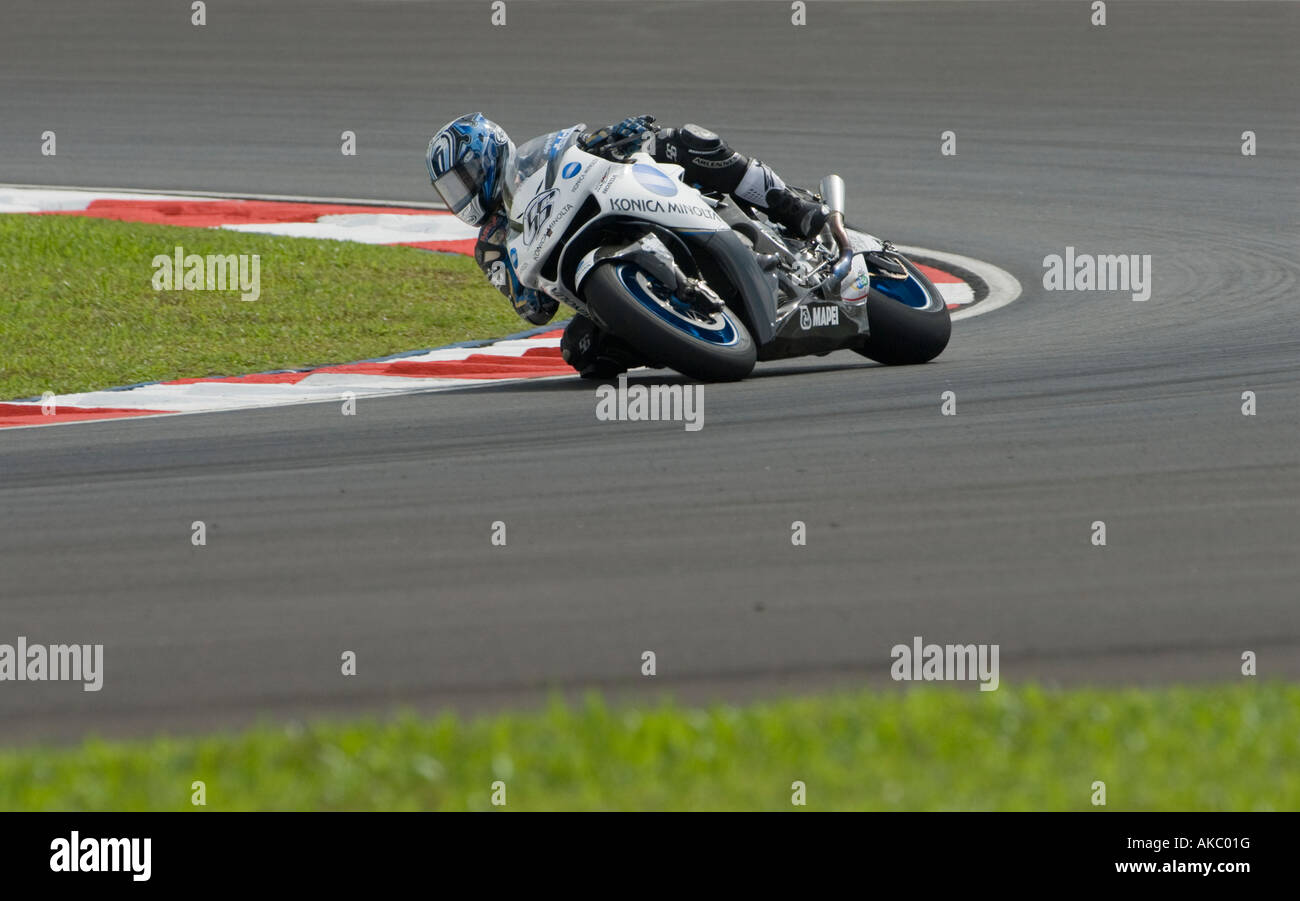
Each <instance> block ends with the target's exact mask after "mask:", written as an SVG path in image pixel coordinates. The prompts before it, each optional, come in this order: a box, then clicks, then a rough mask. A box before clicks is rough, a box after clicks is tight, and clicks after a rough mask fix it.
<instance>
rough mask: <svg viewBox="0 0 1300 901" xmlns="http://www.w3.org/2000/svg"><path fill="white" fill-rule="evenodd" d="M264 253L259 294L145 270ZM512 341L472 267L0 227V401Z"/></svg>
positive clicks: (363, 251)
mask: <svg viewBox="0 0 1300 901" xmlns="http://www.w3.org/2000/svg"><path fill="white" fill-rule="evenodd" d="M177 245H181V246H183V247H184V248H185V253H186V254H190V253H197V254H204V255H206V254H258V255H259V256H260V258H261V296H260V298H259V299H258V300H256V301H251V302H245V301H241V300H240V299H239V292H238V291H155V290H154V288H153V285H152V280H153V276H154V272H155V269H154V267H153V265H152V260H153V258H154V257H155V256H157V255H159V254H166V255H172V254H173V253H174V248H175V247H176V246H177ZM520 330H521V325H520V320H519V318H518V317H517V316H516V315H515V313H514V311H513V310H512V309H511V307H510V304H509V303H507V302H506V301H505V300H504V299H503V298H502V297H501V295H500V294H499V293H498V292H497V291H496V290H495V289H494V288H492V287H491V286H490V285H488V284H487V282H486V281H485V280H484V278H483V276H482V274H481V273H480V272H479V270H478V267H476V266H475V265H474V262H473V261H472V260H470V259H468V258H467V257H461V256H450V255H441V254H429V253H422V252H420V251H418V250H413V249H411V248H407V247H381V246H369V245H363V244H354V243H350V242H343V241H318V240H309V239H303V238H282V237H274V236H268V235H255V234H243V233H239V232H232V231H223V230H218V229H201V228H181V227H176V226H168V225H143V224H138V223H127V222H114V221H110V220H104V219H89V218H82V217H74V216H28V215H0V400H4V399H9V400H12V399H15V398H22V397H36V396H39V395H41V394H42V393H43V392H45V391H53V392H54V393H55V394H63V393H70V392H77V391H87V390H94V389H97V388H107V387H112V386H116V385H125V384H132V383H135V382H142V381H153V380H165V379H172V378H185V377H203V376H216V375H243V374H245V373H249V372H258V371H263V370H268V369H298V368H304V367H308V366H314V365H320V364H328V363H346V362H351V361H353V360H359V359H365V358H368V357H377V356H384V355H387V354H392V353H398V352H401V351H404V350H413V349H419V348H426V347H434V346H437V345H441V344H450V343H454V342H457V341H466V340H470V339H475V338H490V337H496V336H499V335H503V334H508V333H511V332H517V331H520Z"/></svg>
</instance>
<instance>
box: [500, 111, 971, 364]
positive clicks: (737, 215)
mask: <svg viewBox="0 0 1300 901" xmlns="http://www.w3.org/2000/svg"><path fill="white" fill-rule="evenodd" d="M581 133H582V126H574V127H572V128H568V129H564V130H562V131H559V132H555V133H554V134H550V135H543V136H541V137H538V138H534V139H533V140H531V141H529V142H527V143H525V144H524V145H522V146H521V147H520V148H519V151H518V155H517V157H516V160H515V163H514V166H513V168H514V171H513V172H512V173H508V176H507V183H506V190H507V195H506V198H507V208H508V209H509V211H510V227H509V230H508V236H507V241H506V244H507V248H508V252H509V255H510V260H511V263H512V265H513V266H514V269H515V272H516V274H517V276H518V278H519V280H520V282H521V283H522V284H524V285H527V286H529V287H532V288H536V289H537V290H539V291H541V292H543V293H545V294H548V295H550V296H552V297H554V298H556V299H557V300H560V301H562V302H564V303H566V304H568V305H569V306H572V307H573V308H574V309H576V310H577V311H579V312H580V313H582V314H584V315H586V316H588V317H589V318H590V319H591V320H593V321H594V322H595V323H596V324H597V325H598V326H599V327H601V328H602V329H605V330H606V331H607V332H609V333H610V334H612V335H614V336H615V337H616V338H618V339H619V340H621V341H622V342H623V343H624V344H625V345H627V346H628V347H630V348H631V349H632V350H633V351H634V353H635V355H636V357H637V358H638V359H637V360H635V361H632V365H636V364H637V363H640V364H644V365H651V366H655V367H668V368H671V369H675V370H677V371H678V372H680V373H682V374H684V375H687V376H689V377H692V378H696V379H700V380H704V381H732V380H736V379H742V378H744V377H745V376H746V375H748V374H749V373H750V371H751V370H752V369H753V368H754V365H755V363H756V362H757V361H758V360H777V359H784V358H789V357H799V356H810V355H811V356H822V355H825V354H828V353H830V352H831V351H835V350H840V349H849V350H853V351H856V352H857V353H859V354H862V355H863V356H865V357H868V358H870V359H872V360H875V361H877V362H880V363H885V364H891V365H898V364H910V363H924V362H928V361H929V360H932V359H934V358H935V357H937V356H938V355H939V354H940V353H941V352H942V351H943V350H944V348H945V347H946V346H947V344H948V338H949V335H950V333H951V328H952V325H951V321H950V319H949V315H948V307H947V304H946V303H945V302H944V299H943V297H942V295H940V293H939V292H938V291H937V290H936V289H935V287H934V286H933V285H932V284H931V283H930V281H929V280H928V279H927V278H926V277H925V275H924V274H923V273H922V272H921V271H920V270H919V269H918V268H917V267H916V266H915V265H914V264H913V263H912V262H911V261H910V260H908V259H907V258H906V257H905V256H903V254H901V253H899V252H898V250H897V249H896V248H894V247H893V245H891V244H889V243H888V242H883V241H880V240H879V239H877V238H874V237H872V236H871V235H868V234H865V233H863V232H860V231H857V230H853V229H849V228H848V227H847V226H846V225H845V223H844V208H845V187H844V182H843V180H842V179H841V178H840V177H839V176H837V175H831V176H828V177H827V178H825V179H823V180H822V183H821V186H820V195H819V196H818V199H820V200H822V201H823V202H824V203H826V205H827V206H828V207H829V208H830V210H831V215H830V217H829V218H828V220H827V224H826V226H825V227H824V228H823V229H822V231H821V233H819V234H818V235H815V236H813V237H812V238H809V239H803V238H799V237H796V236H794V235H792V234H789V233H787V231H786V230H785V229H784V228H783V227H781V226H779V225H776V224H774V223H772V222H769V221H768V220H767V219H766V218H765V217H764V216H763V215H762V214H761V213H760V211H759V210H757V209H754V208H750V207H748V206H747V205H744V204H741V203H738V202H737V201H735V200H734V199H732V198H731V197H728V196H723V195H718V194H705V193H702V192H701V191H699V190H697V189H696V188H694V187H692V186H691V185H688V184H685V183H684V182H683V181H682V174H683V169H682V167H680V166H677V165H673V164H667V163H656V162H655V161H654V160H653V159H652V158H651V157H650V156H649V154H646V153H641V152H636V153H632V154H631V155H630V156H629V157H628V159H627V161H626V162H616V161H612V160H608V159H605V158H603V157H599V156H596V155H594V154H591V153H588V152H586V151H585V150H583V149H582V147H581V146H580V143H579V137H580V135H581ZM805 193H806V192H805ZM808 196H814V195H811V194H810V195H808Z"/></svg>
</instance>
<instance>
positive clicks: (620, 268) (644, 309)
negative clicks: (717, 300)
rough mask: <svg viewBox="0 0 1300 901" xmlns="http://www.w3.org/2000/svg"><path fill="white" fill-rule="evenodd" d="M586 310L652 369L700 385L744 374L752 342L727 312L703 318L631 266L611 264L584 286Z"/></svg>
mask: <svg viewBox="0 0 1300 901" xmlns="http://www.w3.org/2000/svg"><path fill="white" fill-rule="evenodd" d="M583 294H584V299H585V300H586V302H587V307H588V309H589V310H590V311H591V314H592V316H593V318H595V319H596V320H597V321H598V322H599V323H600V324H601V325H602V326H603V327H604V328H605V329H607V330H608V331H610V332H611V333H612V334H614V335H617V336H618V337H619V338H622V339H623V340H624V341H626V342H627V343H628V344H630V345H631V346H632V347H634V348H635V349H636V350H637V352H638V353H640V354H641V355H643V356H644V357H645V358H646V359H647V360H649V361H652V362H653V363H655V364H656V365H662V366H667V367H669V368H671V369H675V370H677V371H678V372H680V373H682V374H683V375H686V376H690V377H691V378H694V379H699V380H701V381H705V382H732V381H736V380H737V379H743V378H744V377H745V376H747V375H749V373H750V371H751V370H752V369H753V368H754V363H755V362H756V361H757V359H758V349H757V348H756V347H755V346H754V339H753V338H751V337H750V336H749V332H748V331H747V330H746V329H745V326H744V324H743V323H741V322H740V321H739V320H738V319H737V318H736V317H735V316H734V315H733V314H732V313H731V311H730V310H725V309H724V310H721V311H719V312H716V313H712V314H704V313H701V312H699V311H698V310H696V309H694V308H693V307H692V306H691V305H690V304H689V303H687V302H686V301H684V300H682V299H681V298H679V297H677V296H676V295H675V294H674V293H673V292H672V291H670V290H668V288H667V286H665V285H664V284H663V283H661V282H660V281H658V280H657V279H655V278H653V277H651V276H650V275H648V274H647V273H646V272H645V271H644V270H642V269H641V268H640V267H639V266H637V265H636V264H634V263H630V262H627V261H626V260H612V261H610V262H608V263H603V264H601V265H599V266H597V267H596V268H595V269H594V270H592V272H591V274H589V275H588V276H587V278H586V282H585V283H584V285H583Z"/></svg>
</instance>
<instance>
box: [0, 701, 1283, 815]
mask: <svg viewBox="0 0 1300 901" xmlns="http://www.w3.org/2000/svg"><path fill="white" fill-rule="evenodd" d="M1297 760H1300V686H1294V685H1285V684H1269V683H1255V682H1246V683H1242V684H1240V685H1232V686H1221V687H1200V688H1177V687H1175V688H1161V689H1151V690H1137V689H1123V690H1076V691H1049V690H1044V689H1041V688H1037V687H1033V686H1028V687H1021V688H1009V687H1004V688H1002V689H1001V690H999V691H996V692H992V693H980V692H978V691H969V690H966V691H958V690H942V689H920V690H914V691H908V692H885V693H877V692H868V691H862V692H857V693H846V694H836V695H826V696H819V697H808V698H796V699H787V700H779V701H767V702H761V703H755V704H751V705H745V706H739V707H737V706H715V707H712V708H708V709H695V708H687V707H680V706H676V705H673V704H671V703H667V702H664V703H661V704H660V705H658V706H653V707H649V708H645V709H636V710H633V709H622V708H610V707H608V706H606V705H604V704H603V703H601V702H600V701H599V700H596V699H594V698H592V699H590V700H588V701H587V702H586V703H585V704H582V705H579V706H566V705H564V704H562V703H560V702H558V701H555V702H553V703H552V704H551V705H550V706H549V707H548V708H546V709H544V710H541V711H537V712H527V713H505V714H499V715H493V716H487V717H483V718H476V719H472V720H469V721H464V720H460V719H457V718H455V717H453V716H451V715H444V716H441V717H438V718H435V719H426V718H419V717H416V716H413V715H409V714H407V715H401V716H399V717H396V718H391V719H385V720H371V721H363V722H354V723H317V724H313V725H305V726H304V725H289V726H275V727H270V726H266V727H262V728H257V729H254V730H251V731H247V732H243V733H239V734H230V735H212V736H206V737H198V738H157V739H152V740H147V741H137V742H126V743H107V742H102V741H98V740H90V741H88V742H86V743H85V744H84V745H82V746H80V747H77V748H74V749H41V748H36V749H22V750H10V751H3V752H0V809H5V810H10V809H19V810H101V809H102V810H123V809H126V810H137V809H138V810H185V809H195V808H193V807H192V806H191V805H190V795H191V783H192V782H193V781H195V780H202V781H203V782H204V783H205V784H206V792H207V807H206V808H205V809H207V810H370V809H377V810H467V809H470V810H473V809H491V805H490V801H489V798H490V794H491V791H492V788H491V786H492V783H493V782H494V781H495V780H502V781H504V782H505V783H506V792H507V795H506V801H507V804H506V808H505V809H507V810H557V809H562V810H604V809H615V810H662V809H668V810H755V809H757V810H791V809H806V810H864V809H869V810H875V809H881V810H1095V809H1099V808H1095V807H1093V805H1092V804H1091V798H1092V793H1093V789H1092V783H1093V782H1094V781H1096V780H1101V781H1104V782H1105V783H1106V791H1107V806H1106V808H1105V809H1107V810H1116V809H1120V810H1296V809H1300V768H1297V767H1296V766H1295V762H1296V761H1297ZM796 780H799V781H802V782H804V783H805V784H806V786H807V802H808V803H807V806H806V807H805V808H792V806H791V783H792V782H794V781H796Z"/></svg>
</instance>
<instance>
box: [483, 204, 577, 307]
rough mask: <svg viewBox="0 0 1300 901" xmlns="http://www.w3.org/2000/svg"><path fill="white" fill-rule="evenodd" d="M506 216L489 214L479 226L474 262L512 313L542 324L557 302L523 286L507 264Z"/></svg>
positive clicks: (508, 261) (512, 267) (512, 268)
mask: <svg viewBox="0 0 1300 901" xmlns="http://www.w3.org/2000/svg"><path fill="white" fill-rule="evenodd" d="M508 221H509V220H508V219H507V218H506V217H505V216H504V215H502V214H501V213H493V214H492V215H491V216H489V217H488V219H487V221H486V222H484V223H483V227H482V228H481V229H479V233H478V242H477V243H476V244H475V245H474V262H476V263H478V266H479V268H480V269H482V270H483V273H484V274H485V275H486V276H487V277H488V281H490V282H491V283H492V285H493V286H494V287H495V288H496V289H497V290H498V291H500V292H501V293H502V294H504V295H505V296H506V297H508V298H510V303H511V305H512V306H513V307H514V308H515V312H516V313H518V314H519V315H520V317H522V318H523V319H525V320H527V321H528V322H531V323H532V324H533V325H545V324H546V323H548V322H550V321H551V318H552V317H554V316H555V312H556V311H557V310H558V309H559V308H560V304H559V302H558V301H557V300H555V298H553V297H548V296H547V295H545V294H542V293H541V292H540V291H538V290H537V289H535V288H527V287H524V285H522V284H521V283H520V282H519V276H518V275H516V274H515V269H514V266H512V265H511V264H510V256H509V254H508V253H507V251H506V225H507V223H508Z"/></svg>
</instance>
